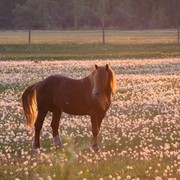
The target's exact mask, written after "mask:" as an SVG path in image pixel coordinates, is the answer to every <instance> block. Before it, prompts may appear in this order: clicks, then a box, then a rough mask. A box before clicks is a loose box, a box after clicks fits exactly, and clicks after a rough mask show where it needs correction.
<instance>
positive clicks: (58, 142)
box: [51, 111, 63, 148]
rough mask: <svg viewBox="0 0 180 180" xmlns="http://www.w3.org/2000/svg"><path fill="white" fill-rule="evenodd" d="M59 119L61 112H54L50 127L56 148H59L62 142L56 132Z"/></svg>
mask: <svg viewBox="0 0 180 180" xmlns="http://www.w3.org/2000/svg"><path fill="white" fill-rule="evenodd" d="M60 118H61V111H54V112H53V118H52V122H51V127H52V134H53V139H54V144H55V146H56V147H57V148H58V147H61V146H62V145H63V144H62V140H61V138H60V136H59V132H58V129H59V121H60Z"/></svg>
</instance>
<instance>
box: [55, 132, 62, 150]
mask: <svg viewBox="0 0 180 180" xmlns="http://www.w3.org/2000/svg"><path fill="white" fill-rule="evenodd" d="M53 138H54V144H55V147H56V148H57V149H59V148H61V147H63V144H62V141H61V139H60V137H59V135H56V136H54V137H53Z"/></svg>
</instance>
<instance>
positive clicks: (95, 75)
mask: <svg viewBox="0 0 180 180" xmlns="http://www.w3.org/2000/svg"><path fill="white" fill-rule="evenodd" d="M115 90H116V81H115V76H114V72H113V70H112V69H111V68H110V67H109V65H108V64H106V65H105V66H97V65H95V69H94V70H93V72H91V74H90V75H89V76H87V77H85V78H83V79H79V80H75V79H71V78H68V77H64V76H61V75H54V76H49V77H48V78H46V79H44V80H42V81H39V82H37V83H35V84H33V85H31V86H29V87H28V88H27V89H26V90H25V91H24V93H23V95H22V105H23V109H24V113H25V117H26V119H27V125H28V126H29V128H30V129H32V127H33V126H34V127H35V137H34V143H33V148H35V149H36V148H40V131H41V128H42V125H43V121H44V118H45V116H46V114H47V112H48V111H50V112H52V114H53V116H52V122H51V127H52V134H53V138H54V143H55V146H56V147H60V146H62V141H61V138H60V136H59V133H58V128H59V121H60V117H61V113H62V112H65V113H67V114H71V115H89V116H90V118H91V125H92V134H93V138H92V141H91V147H92V148H93V149H94V150H98V143H97V137H98V134H99V131H100V126H101V122H102V120H103V118H104V116H105V114H106V111H107V110H108V109H109V106H110V104H111V95H112V94H114V93H115Z"/></svg>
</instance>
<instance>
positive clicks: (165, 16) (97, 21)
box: [0, 0, 180, 30]
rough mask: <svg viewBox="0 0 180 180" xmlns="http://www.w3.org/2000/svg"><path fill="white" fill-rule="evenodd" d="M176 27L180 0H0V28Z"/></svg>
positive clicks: (124, 28)
mask: <svg viewBox="0 0 180 180" xmlns="http://www.w3.org/2000/svg"><path fill="white" fill-rule="evenodd" d="M103 24H104V26H105V28H111V29H121V30H128V29H132V30H134V29H136V30H138V29H152V28H175V27H177V26H178V25H179V24H180V0H1V3H0V29H75V30H78V29H98V28H101V27H102V25H103Z"/></svg>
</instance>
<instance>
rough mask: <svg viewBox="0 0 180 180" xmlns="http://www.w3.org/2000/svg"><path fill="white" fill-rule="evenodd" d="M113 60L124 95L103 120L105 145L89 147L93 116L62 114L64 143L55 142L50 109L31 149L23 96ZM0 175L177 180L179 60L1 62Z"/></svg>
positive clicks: (179, 160)
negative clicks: (55, 78)
mask: <svg viewBox="0 0 180 180" xmlns="http://www.w3.org/2000/svg"><path fill="white" fill-rule="evenodd" d="M95 63H96V64H99V65H101V64H105V63H109V64H110V66H111V67H112V69H113V70H114V71H115V74H116V80H117V93H116V94H115V95H114V96H113V99H112V105H111V108H110V110H109V111H108V112H107V114H106V117H105V119H104V121H103V123H102V128H101V133H100V136H99V141H100V146H101V151H100V152H98V153H95V152H93V151H92V150H91V149H89V145H90V139H91V124H90V119H89V117H88V116H82V117H80V116H69V115H66V114H63V115H62V118H61V124H60V131H61V134H62V138H63V143H64V148H62V149H55V148H54V145H53V140H52V135H51V128H50V121H51V116H50V114H49V115H48V116H47V117H46V119H45V123H44V126H43V130H42V138H41V141H42V146H43V148H42V149H41V150H40V151H34V150H33V149H32V146H31V145H32V138H33V131H32V132H29V131H28V129H27V127H26V120H25V117H24V114H23V112H22V106H21V101H20V97H21V95H22V92H23V90H24V88H25V87H26V86H28V85H30V84H31V83H33V82H36V81H38V80H41V79H44V78H46V77H47V76H49V75H52V74H64V75H66V76H70V77H72V78H82V77H84V76H86V75H88V74H89V73H90V72H91V71H92V69H93V68H94V64H95ZM0 64H1V65H0V74H1V75H0V107H1V108H0V179H16V180H18V179H39V180H42V179H45V180H46V179H47V180H50V179H57V180H59V179H63V180H64V179H68V180H71V179H72V180H74V179H79V180H80V179H82V180H88V179H90V180H92V179H93V180H105V179H112V180H115V179H117V180H120V179H122V180H128V179H134V180H135V179H136V180H140V179H141V180H145V179H147V180H152V179H155V180H162V179H163V180H178V179H179V177H180V60H179V58H159V59H153V58H151V59H148V58H144V59H138V58H137V59H126V60H124V59H114V60H112V59H111V60H102V59H97V60H94V61H92V60H88V59H86V61H82V60H81V61H78V60H73V61H71V60H68V61H66V60H64V61H34V62H33V61H25V60H23V61H20V60H18V61H1V62H0Z"/></svg>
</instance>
